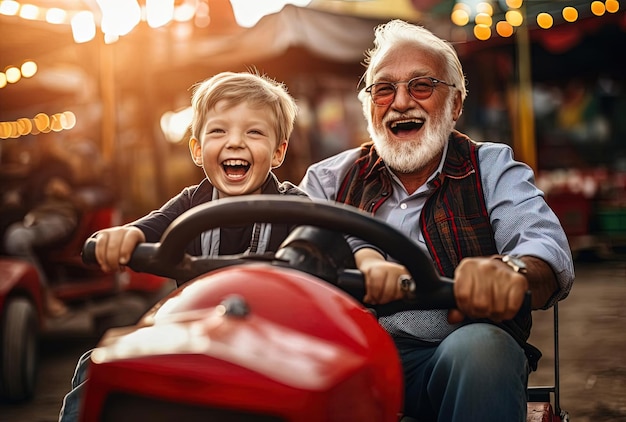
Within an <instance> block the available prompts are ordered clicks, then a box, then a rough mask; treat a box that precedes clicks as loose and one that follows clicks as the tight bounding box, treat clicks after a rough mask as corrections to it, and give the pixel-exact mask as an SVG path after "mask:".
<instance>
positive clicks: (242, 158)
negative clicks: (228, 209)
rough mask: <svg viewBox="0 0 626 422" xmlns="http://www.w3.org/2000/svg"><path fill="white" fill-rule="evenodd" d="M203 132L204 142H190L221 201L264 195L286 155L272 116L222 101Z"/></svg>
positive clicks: (285, 149)
mask: <svg viewBox="0 0 626 422" xmlns="http://www.w3.org/2000/svg"><path fill="white" fill-rule="evenodd" d="M200 133H201V135H200V137H201V139H199V140H197V139H194V138H192V139H191V140H190V141H189V149H190V151H191V156H192V158H193V160H194V162H195V163H196V165H198V166H201V167H202V168H204V173H205V174H206V176H207V178H208V179H209V181H210V182H211V184H212V185H213V186H214V187H215V188H216V189H217V190H218V192H219V197H220V198H223V197H227V196H237V195H250V194H256V193H261V186H262V185H263V182H265V179H267V176H268V174H269V172H270V171H271V170H272V168H276V167H278V166H280V165H281V164H282V162H283V159H284V158H285V154H286V152H287V140H286V139H277V135H276V129H275V122H274V117H273V115H272V113H271V112H270V111H269V110H268V109H265V108H259V107H252V106H251V105H250V104H248V103H246V102H244V103H240V104H237V105H234V106H230V107H229V104H228V103H227V102H226V101H224V100H222V101H219V102H218V103H217V104H216V106H215V107H214V108H213V109H211V110H209V111H208V112H207V116H206V121H205V124H204V127H203V128H202V131H201V132H200Z"/></svg>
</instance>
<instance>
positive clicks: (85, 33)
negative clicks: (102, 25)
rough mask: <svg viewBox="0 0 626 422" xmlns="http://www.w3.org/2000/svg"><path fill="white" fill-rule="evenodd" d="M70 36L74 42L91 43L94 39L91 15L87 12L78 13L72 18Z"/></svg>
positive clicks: (94, 27) (94, 25) (93, 22)
mask: <svg viewBox="0 0 626 422" xmlns="http://www.w3.org/2000/svg"><path fill="white" fill-rule="evenodd" d="M71 24H72V36H73V37H74V42H76V43H79V44H80V43H83V42H87V41H91V40H93V39H94V38H95V37H96V22H95V21H94V18H93V13H91V12H89V11H84V12H78V13H77V14H76V15H74V17H73V18H72V22H71Z"/></svg>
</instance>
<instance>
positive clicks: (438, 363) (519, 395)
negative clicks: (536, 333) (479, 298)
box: [395, 323, 529, 422]
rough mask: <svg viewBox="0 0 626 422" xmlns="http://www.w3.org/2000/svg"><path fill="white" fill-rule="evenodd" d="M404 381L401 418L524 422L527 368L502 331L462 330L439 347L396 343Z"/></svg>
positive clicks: (523, 357)
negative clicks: (403, 400)
mask: <svg viewBox="0 0 626 422" xmlns="http://www.w3.org/2000/svg"><path fill="white" fill-rule="evenodd" d="M395 341H396V345H397V347H398V351H399V353H400V358H401V359H402V366H403V368H404V377H405V380H404V382H405V404H404V407H405V415H407V416H411V417H413V418H416V419H417V420H418V421H420V422H421V421H446V422H452V421H464V422H468V421H469V422H472V421H480V422H487V421H519V422H524V421H526V397H527V395H526V387H527V383H528V374H529V366H528V361H527V358H526V355H525V353H524V350H523V349H522V347H521V346H520V345H519V344H518V343H517V342H516V341H515V340H514V339H513V337H511V336H510V335H509V334H508V333H506V332H505V331H504V330H502V329H501V328H498V327H496V326H495V325H491V324H486V323H475V324H469V325H465V326H463V327H461V328H459V329H457V330H456V331H454V332H453V333H451V334H450V335H449V336H448V337H446V338H445V339H444V340H443V341H442V342H441V343H440V344H438V345H425V344H423V343H420V342H417V341H415V340H410V339H402V338H397V339H395Z"/></svg>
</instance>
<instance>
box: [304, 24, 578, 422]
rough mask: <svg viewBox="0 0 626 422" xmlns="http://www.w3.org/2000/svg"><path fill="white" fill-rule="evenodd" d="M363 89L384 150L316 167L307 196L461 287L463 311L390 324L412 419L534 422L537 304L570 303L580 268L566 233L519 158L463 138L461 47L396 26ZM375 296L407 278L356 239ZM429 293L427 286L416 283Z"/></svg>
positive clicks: (374, 53) (370, 64)
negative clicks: (331, 205) (362, 216)
mask: <svg viewBox="0 0 626 422" xmlns="http://www.w3.org/2000/svg"><path fill="white" fill-rule="evenodd" d="M366 64H367V70H366V71H365V74H364V80H365V88H364V89H363V90H361V91H360V93H359V99H360V100H361V102H362V103H363V112H364V114H365V118H366V119H367V124H368V131H369V134H370V136H371V138H372V142H369V143H366V144H364V145H362V146H361V147H359V148H355V149H351V150H348V151H344V152H342V153H339V154H338V155H336V156H333V157H330V158H328V159H326V160H323V161H321V162H319V163H316V164H314V165H312V166H311V167H310V168H309V169H308V170H307V172H306V175H305V177H304V179H303V180H302V182H301V185H300V186H301V187H302V188H303V189H304V190H305V191H306V192H307V193H308V194H309V195H311V196H312V197H317V198H326V199H330V200H335V201H338V202H342V203H346V204H350V205H353V206H356V207H358V208H360V209H362V210H365V211H367V212H370V213H372V214H374V215H375V216H377V217H379V218H381V219H383V220H385V221H387V222H388V223H389V224H391V225H393V226H395V227H396V228H398V229H399V230H401V231H402V232H404V233H407V235H408V236H410V237H411V238H412V239H414V240H415V241H416V242H418V243H419V244H420V245H421V246H422V247H423V248H424V249H425V250H426V251H427V252H428V253H429V255H430V257H431V258H432V260H433V262H434V264H435V266H436V268H437V270H438V271H439V273H440V274H441V275H443V276H446V277H450V278H453V279H454V283H455V284H454V294H455V298H456V301H457V304H458V308H457V309H454V310H450V311H445V310H442V311H407V312H401V313H398V314H395V315H392V316H385V317H382V318H380V323H381V324H382V326H383V327H385V328H386V329H387V331H388V332H389V333H390V334H391V336H392V337H393V338H394V340H395V342H396V345H397V347H398V350H399V353H400V357H401V359H402V363H403V367H404V376H405V414H406V415H408V416H412V417H416V418H418V419H419V420H420V421H431V420H438V421H481V422H485V421H502V420H506V421H525V420H526V387H527V382H528V374H529V372H530V370H531V369H532V368H535V367H536V363H537V359H538V357H539V356H540V354H539V353H538V351H537V350H536V349H535V348H533V347H532V346H531V345H529V344H527V343H526V340H527V339H528V337H529V334H530V327H531V315H530V312H521V313H519V314H518V311H519V310H520V307H521V305H522V303H523V299H524V296H525V292H526V291H528V290H530V291H531V293H532V308H533V309H546V308H549V307H551V306H552V305H554V303H556V301H558V300H561V299H563V298H565V297H566V296H567V295H568V293H569V290H570V288H571V286H572V283H573V279H574V271H573V265H572V258H571V252H570V249H569V246H568V242H567V238H566V236H565V233H564V232H563V229H562V227H561V225H560V223H559V221H558V219H557V217H556V216H555V215H554V213H553V212H552V211H551V210H550V208H549V207H548V205H547V204H546V202H545V200H544V198H543V194H542V192H541V191H540V190H539V189H537V187H536V186H535V185H534V175H533V172H532V170H531V169H530V168H529V167H528V166H527V165H525V164H523V163H521V162H518V161H515V160H514V159H513V153H512V151H511V148H510V147H508V146H507V145H505V144H500V143H477V142H474V141H473V140H471V139H469V138H468V137H467V136H466V135H464V134H462V133H460V132H458V131H456V130H455V129H454V126H455V123H456V121H457V120H458V119H459V116H460V115H461V112H462V110H463V103H464V101H465V97H466V95H467V91H466V87H465V77H464V74H463V68H462V66H461V63H460V61H459V58H458V56H457V54H456V52H455V50H454V48H453V47H452V46H451V45H450V44H449V43H448V42H446V41H444V40H442V39H440V38H438V37H437V36H435V35H434V34H432V33H431V32H430V31H428V30H426V29H424V28H422V27H419V26H415V25H411V24H408V23H406V22H403V21H399V20H393V21H391V22H388V23H387V24H384V25H381V26H379V27H378V28H377V29H376V31H375V40H374V47H373V49H371V50H370V51H368V52H367V53H366ZM352 247H353V250H354V251H355V258H356V261H357V265H358V267H359V269H360V270H361V271H362V272H363V273H364V274H365V277H366V285H367V294H366V296H365V298H364V300H365V301H366V302H368V303H371V304H383V303H386V302H389V301H391V300H396V299H401V298H403V297H405V294H406V292H404V291H403V289H402V287H401V283H399V279H400V278H401V277H402V276H403V275H404V274H406V273H407V271H406V269H405V268H404V267H402V266H401V265H399V264H398V263H395V262H393V260H392V259H391V258H392V257H390V259H389V260H386V257H384V256H383V254H382V253H380V252H379V251H376V250H375V249H373V248H371V247H368V245H365V244H361V242H359V241H357V240H355V241H353V242H352ZM417 282H418V283H419V280H417Z"/></svg>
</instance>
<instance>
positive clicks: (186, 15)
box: [174, 3, 196, 22]
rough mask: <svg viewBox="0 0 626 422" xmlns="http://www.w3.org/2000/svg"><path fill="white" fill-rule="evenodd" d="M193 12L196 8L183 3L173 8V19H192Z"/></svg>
mask: <svg viewBox="0 0 626 422" xmlns="http://www.w3.org/2000/svg"><path fill="white" fill-rule="evenodd" d="M195 13H196V8H195V7H194V6H193V5H191V4H189V3H183V4H181V5H180V6H177V7H176V8H175V9H174V20H175V21H176V22H188V21H190V20H192V19H193V15H194V14H195Z"/></svg>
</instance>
